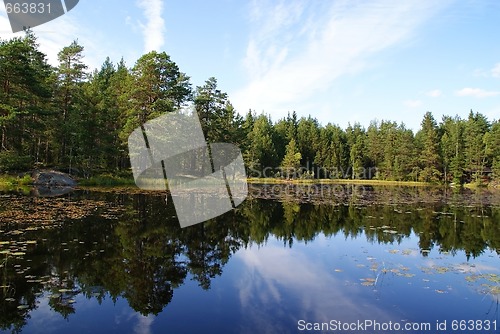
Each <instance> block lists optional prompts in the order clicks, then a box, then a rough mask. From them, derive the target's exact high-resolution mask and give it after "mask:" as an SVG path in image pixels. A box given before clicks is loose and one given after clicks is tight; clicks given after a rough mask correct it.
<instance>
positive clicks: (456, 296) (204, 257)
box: [0, 188, 500, 334]
mask: <svg viewBox="0 0 500 334" xmlns="http://www.w3.org/2000/svg"><path fill="white" fill-rule="evenodd" d="M363 196H364V197H363V198H356V196H351V197H350V198H348V199H346V198H342V199H340V200H339V199H338V198H336V199H333V198H331V199H328V198H324V197H323V198H319V199H318V198H311V197H309V198H306V199H304V196H302V197H300V198H298V197H297V196H296V197H293V196H291V197H290V196H289V198H286V199H285V198H275V197H269V196H267V195H266V196H264V197H266V198H254V199H248V200H247V201H245V202H244V203H243V204H242V205H241V206H240V207H238V208H237V209H236V210H235V211H234V212H229V213H227V214H225V215H223V216H221V217H219V218H217V219H215V220H212V221H209V222H207V223H204V224H199V225H195V226H191V227H188V228H184V229H181V228H180V227H179V223H178V221H177V218H176V216H175V211H174V208H173V206H172V201H169V202H168V204H165V198H164V195H161V194H140V193H137V194H133V193H127V192H126V191H109V192H102V191H81V190H80V191H76V192H73V193H70V194H66V195H64V196H61V197H53V198H37V197H30V196H26V195H19V194H4V195H2V197H1V198H0V331H1V332H5V333H10V332H22V333H69V332H71V333H94V334H95V333H302V332H315V333H320V332H331V333H386V332H405V333H500V313H499V312H500V311H499V297H500V257H499V254H500V203H497V202H496V201H497V199H496V196H497V195H495V194H493V195H492V194H490V193H486V194H480V195H477V194H475V193H471V192H464V193H454V194H445V195H443V194H442V193H441V190H436V189H434V190H431V191H430V192H426V191H424V190H414V189H411V188H408V189H403V188H394V189H390V188H384V189H383V190H377V189H369V190H365V191H364V192H363ZM261 197H262V196H261ZM398 329H399V331H398ZM308 330H310V331H308Z"/></svg>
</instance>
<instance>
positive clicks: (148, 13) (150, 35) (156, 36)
mask: <svg viewBox="0 0 500 334" xmlns="http://www.w3.org/2000/svg"><path fill="white" fill-rule="evenodd" d="M137 6H138V7H139V8H141V9H142V10H143V13H144V17H145V18H146V23H145V24H140V26H141V30H142V35H143V37H144V52H149V51H153V50H156V51H157V50H159V49H160V48H161V47H162V46H163V44H164V43H165V21H164V20H163V18H162V12H163V1H162V0H138V1H137Z"/></svg>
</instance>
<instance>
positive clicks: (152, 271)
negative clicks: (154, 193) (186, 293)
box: [113, 195, 186, 315]
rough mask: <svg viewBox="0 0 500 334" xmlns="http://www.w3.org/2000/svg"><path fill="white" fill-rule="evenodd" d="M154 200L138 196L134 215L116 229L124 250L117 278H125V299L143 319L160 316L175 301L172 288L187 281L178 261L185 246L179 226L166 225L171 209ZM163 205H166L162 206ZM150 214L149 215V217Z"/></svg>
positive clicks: (117, 267) (123, 291) (122, 280)
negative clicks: (172, 300) (144, 317)
mask: <svg viewBox="0 0 500 334" xmlns="http://www.w3.org/2000/svg"><path fill="white" fill-rule="evenodd" d="M158 200H160V201H163V199H162V198H153V200H152V201H148V200H147V198H146V197H145V196H144V195H139V196H138V198H137V201H136V203H135V205H136V206H135V210H134V211H133V212H132V213H133V214H132V215H125V217H126V219H125V220H123V221H122V222H120V224H119V225H118V226H117V228H116V234H117V235H118V236H119V238H120V246H121V247H120V248H121V249H122V254H121V258H122V260H121V263H120V264H119V265H115V267H114V270H117V269H118V272H116V273H114V275H113V276H115V275H117V276H118V275H120V276H122V279H121V284H122V285H121V290H122V292H121V293H122V295H123V296H124V297H125V298H127V300H128V302H129V304H130V306H131V307H132V308H133V309H134V310H136V311H138V312H140V313H141V314H143V315H148V314H151V313H152V314H155V315H156V314H158V313H159V312H161V311H162V310H163V308H164V307H165V305H167V304H168V303H169V302H170V301H171V299H172V297H173V288H175V287H178V286H180V285H181V284H182V283H183V281H184V279H185V277H186V267H185V264H184V263H183V262H182V261H180V260H179V256H180V254H181V252H182V250H183V245H182V244H181V242H180V241H179V239H178V237H177V236H179V235H180V228H179V227H178V226H177V225H175V224H177V222H174V221H168V220H167V221H166V220H165V217H168V214H169V213H170V215H169V216H170V217H171V216H172V214H171V212H168V211H169V210H171V208H168V209H164V207H163V206H160V205H158V203H156V205H155V201H156V202H157V201H158ZM163 203H164V202H163ZM147 212H149V213H150V215H148V214H146V213H147Z"/></svg>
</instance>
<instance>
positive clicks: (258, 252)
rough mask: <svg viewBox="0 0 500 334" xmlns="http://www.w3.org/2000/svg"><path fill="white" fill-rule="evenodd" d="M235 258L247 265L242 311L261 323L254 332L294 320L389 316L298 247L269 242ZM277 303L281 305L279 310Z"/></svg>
mask: <svg viewBox="0 0 500 334" xmlns="http://www.w3.org/2000/svg"><path fill="white" fill-rule="evenodd" d="M236 256H237V257H239V258H240V259H241V260H242V261H243V263H244V264H245V269H244V272H243V273H242V279H241V281H240V282H239V284H238V286H239V288H240V303H241V307H242V311H243V313H244V314H245V317H246V319H247V320H248V321H249V322H251V324H252V326H261V327H260V328H253V329H252V330H257V331H258V332H263V333H272V332H283V331H284V329H283V328H279V327H278V326H280V324H283V323H288V324H296V323H297V321H298V320H300V319H303V320H306V321H318V322H321V321H329V320H331V319H338V320H340V321H357V320H365V319H368V318H370V319H377V320H379V321H384V320H388V319H389V318H390V314H388V313H386V312H385V311H384V310H382V309H379V308H378V307H377V305H375V304H371V302H370V301H368V300H365V299H363V296H362V295H361V293H362V292H360V290H359V288H358V287H357V286H349V287H347V286H346V284H345V283H344V282H343V281H340V280H338V279H336V278H334V276H333V272H329V271H328V270H327V269H326V268H325V267H324V266H323V264H321V263H318V262H317V261H318V259H316V258H309V257H307V256H306V255H305V254H303V253H301V252H300V251H297V250H295V249H285V248H281V247H273V246H270V245H268V246H266V247H265V248H262V249H255V248H252V249H247V250H244V251H240V252H238V253H237V255H236ZM290 300H292V301H293V303H292V305H289V302H290ZM276 305H283V307H280V308H279V309H276V307H275V306H276ZM296 308H298V310H297V311H295V309H296ZM290 309H292V310H294V312H293V314H292V312H290ZM295 317H299V319H297V318H295ZM277 318H281V319H280V320H279V321H278V319H277Z"/></svg>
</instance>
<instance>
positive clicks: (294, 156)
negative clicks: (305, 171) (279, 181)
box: [281, 139, 302, 179]
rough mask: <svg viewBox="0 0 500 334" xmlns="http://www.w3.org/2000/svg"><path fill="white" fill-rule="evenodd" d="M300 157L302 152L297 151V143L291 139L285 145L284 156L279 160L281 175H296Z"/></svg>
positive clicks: (290, 176)
mask: <svg viewBox="0 0 500 334" xmlns="http://www.w3.org/2000/svg"><path fill="white" fill-rule="evenodd" d="M301 159H302V154H300V152H299V151H298V148H297V144H296V143H295V140H294V139H292V140H290V142H289V143H288V145H287V146H286V152H285V157H284V158H283V161H282V162H281V169H282V171H283V176H285V177H286V178H287V179H289V178H293V177H295V176H297V175H298V172H299V167H300V160H301Z"/></svg>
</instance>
